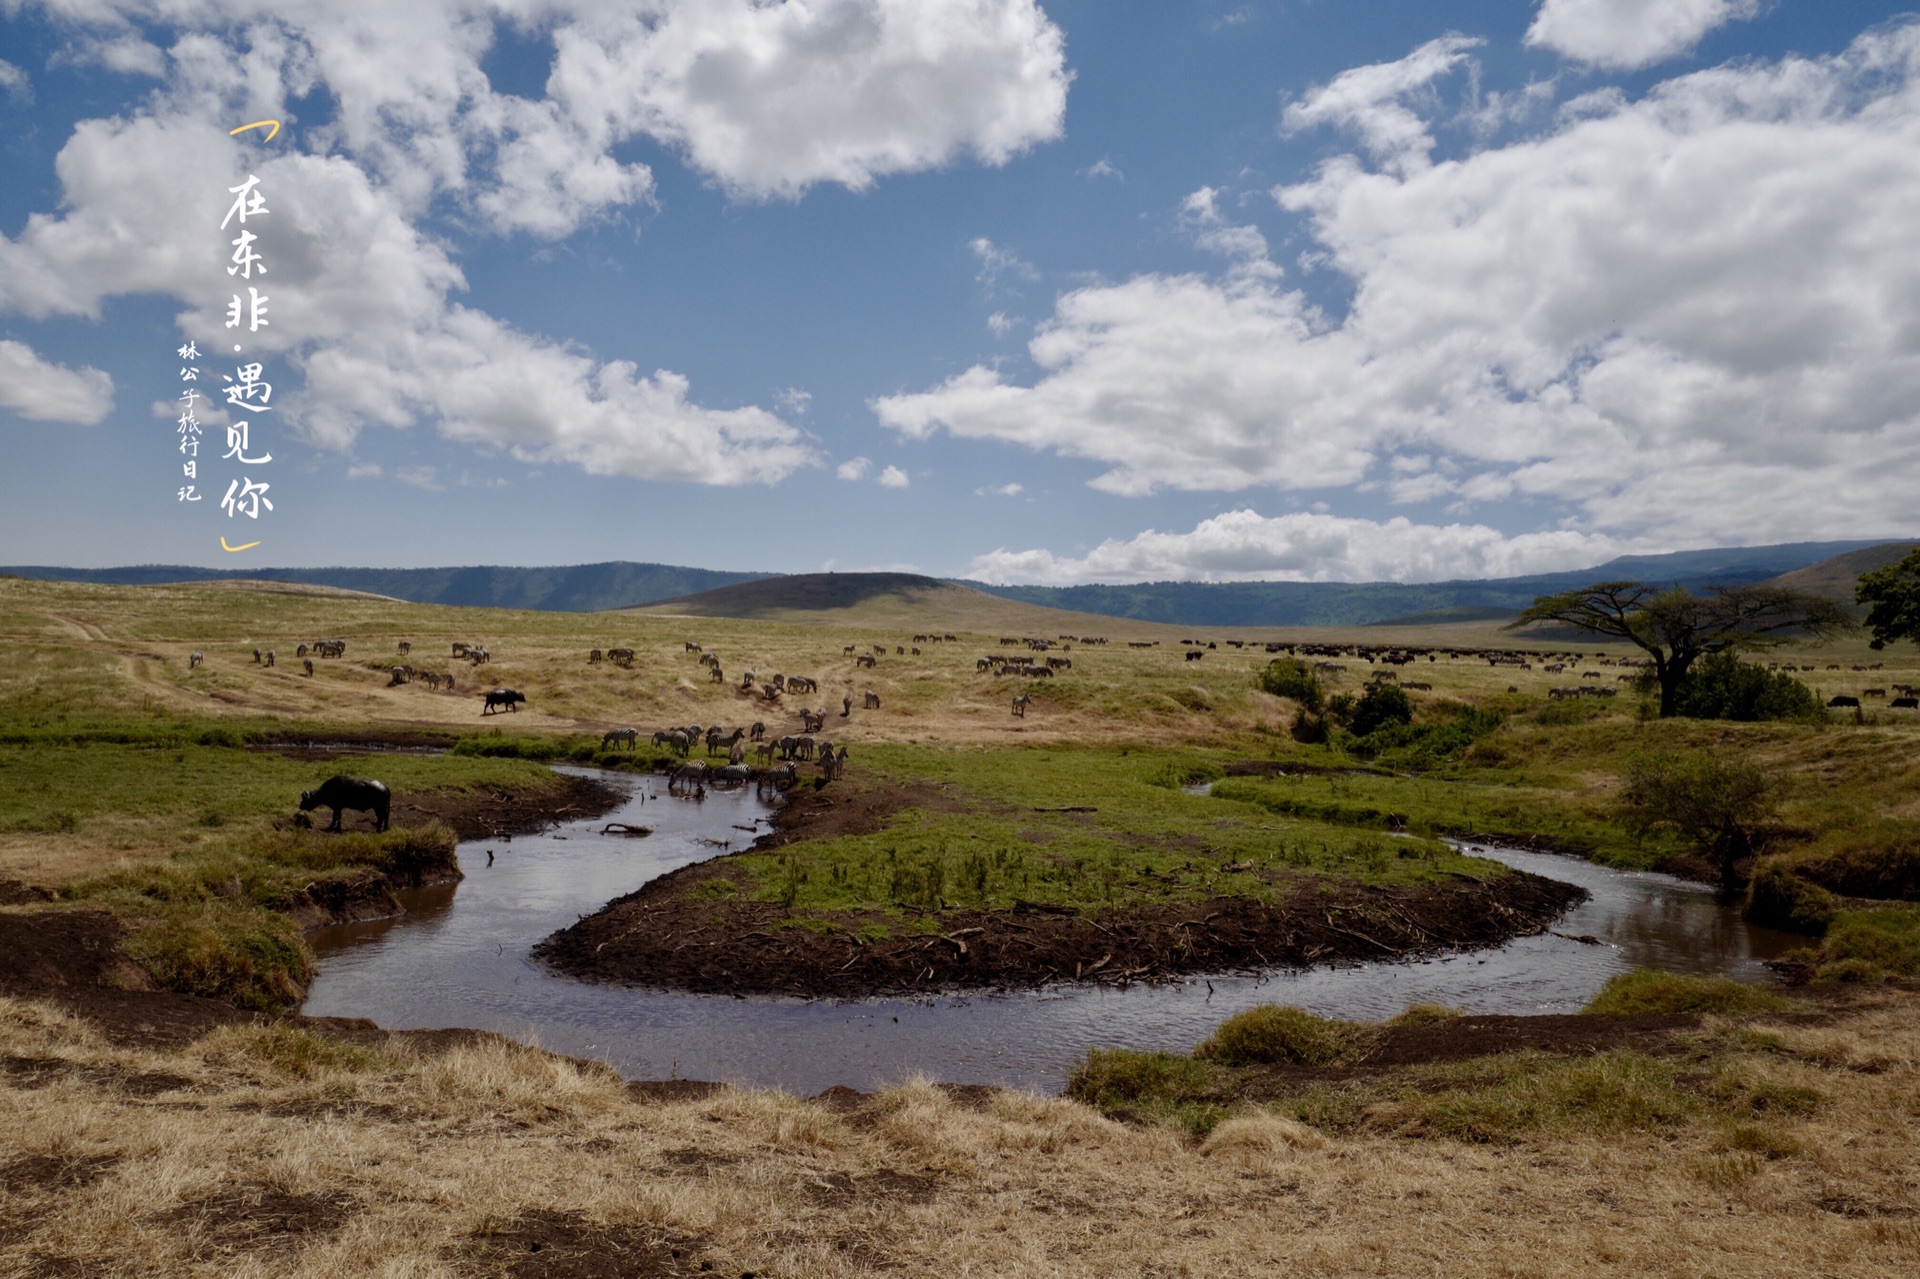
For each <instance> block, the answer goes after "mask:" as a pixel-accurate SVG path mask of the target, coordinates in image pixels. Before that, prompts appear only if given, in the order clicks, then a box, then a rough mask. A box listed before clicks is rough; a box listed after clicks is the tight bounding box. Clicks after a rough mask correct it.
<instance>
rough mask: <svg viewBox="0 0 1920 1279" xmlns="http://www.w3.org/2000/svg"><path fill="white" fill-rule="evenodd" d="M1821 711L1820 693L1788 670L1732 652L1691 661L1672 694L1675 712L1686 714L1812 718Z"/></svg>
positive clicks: (1692, 715)
mask: <svg viewBox="0 0 1920 1279" xmlns="http://www.w3.org/2000/svg"><path fill="white" fill-rule="evenodd" d="M1822 711H1823V708H1822V706H1821V704H1820V695H1819V694H1818V693H1816V692H1814V691H1813V690H1812V689H1811V688H1808V687H1807V686H1806V685H1805V684H1802V683H1801V682H1800V681H1799V680H1797V679H1795V678H1794V677H1793V676H1791V675H1788V674H1785V673H1784V672H1779V671H1768V670H1763V669H1761V668H1760V667H1758V666H1755V665H1754V664H1753V663H1752V662H1743V661H1741V660H1740V659H1739V658H1738V657H1737V656H1735V655H1734V654H1733V653H1731V652H1720V653H1712V654H1709V655H1708V656H1706V657H1703V658H1701V659H1700V660H1699V661H1698V662H1696V663H1694V665H1693V669H1691V670H1690V671H1688V672H1687V675H1686V678H1685V679H1683V680H1682V681H1681V682H1680V688H1679V690H1678V691H1677V692H1676V694H1675V697H1674V714H1676V715H1684V716H1687V717H1688V718H1690V719H1731V720H1744V721H1749V722H1750V721H1754V720H1769V719H1816V718H1819V717H1820V715H1821V714H1822Z"/></svg>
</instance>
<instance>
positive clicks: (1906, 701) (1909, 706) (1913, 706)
mask: <svg viewBox="0 0 1920 1279" xmlns="http://www.w3.org/2000/svg"><path fill="white" fill-rule="evenodd" d="M1887 704H1888V705H1889V706H1890V707H1892V708H1893V709H1894V710H1896V711H1913V710H1920V697H1896V698H1894V699H1893V700H1892V701H1891V702H1889V703H1887Z"/></svg>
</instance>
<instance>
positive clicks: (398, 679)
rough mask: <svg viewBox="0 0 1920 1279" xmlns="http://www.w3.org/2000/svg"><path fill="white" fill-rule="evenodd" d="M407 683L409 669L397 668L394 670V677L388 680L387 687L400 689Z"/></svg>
mask: <svg viewBox="0 0 1920 1279" xmlns="http://www.w3.org/2000/svg"><path fill="white" fill-rule="evenodd" d="M406 682H407V668H406V667H404V666H396V667H394V668H393V674H392V677H391V678H390V679H388V680H387V687H388V688H398V687H400V685H402V684H404V683H406Z"/></svg>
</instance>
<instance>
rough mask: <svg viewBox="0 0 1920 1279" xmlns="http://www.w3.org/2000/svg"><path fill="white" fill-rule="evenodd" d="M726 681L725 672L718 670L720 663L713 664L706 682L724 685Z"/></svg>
mask: <svg viewBox="0 0 1920 1279" xmlns="http://www.w3.org/2000/svg"><path fill="white" fill-rule="evenodd" d="M726 681H727V674H726V672H725V671H723V670H721V669H720V663H718V662H715V663H714V664H713V669H712V670H711V671H710V672H709V673H708V676H707V682H708V683H710V684H724V683H726Z"/></svg>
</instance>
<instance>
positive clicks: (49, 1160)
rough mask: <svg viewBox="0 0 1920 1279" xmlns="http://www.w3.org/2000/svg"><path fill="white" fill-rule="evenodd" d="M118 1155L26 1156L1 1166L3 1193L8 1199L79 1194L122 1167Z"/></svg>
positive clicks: (0, 1184)
mask: <svg viewBox="0 0 1920 1279" xmlns="http://www.w3.org/2000/svg"><path fill="white" fill-rule="evenodd" d="M120 1159H121V1157H120V1156H119V1155H24V1156H22V1157H21V1158H19V1159H15V1160H13V1161H11V1162H9V1163H6V1164H0V1190H4V1191H5V1192H6V1193H7V1194H9V1195H24V1194H30V1193H32V1192H33V1191H36V1190H79V1189H81V1188H82V1187H85V1186H91V1185H92V1184H93V1183H94V1182H96V1181H98V1180H100V1179H101V1178H102V1177H104V1176H106V1175H107V1174H108V1173H110V1172H112V1171H113V1170H114V1167H115V1166H116V1165H118V1164H119V1163H120Z"/></svg>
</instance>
